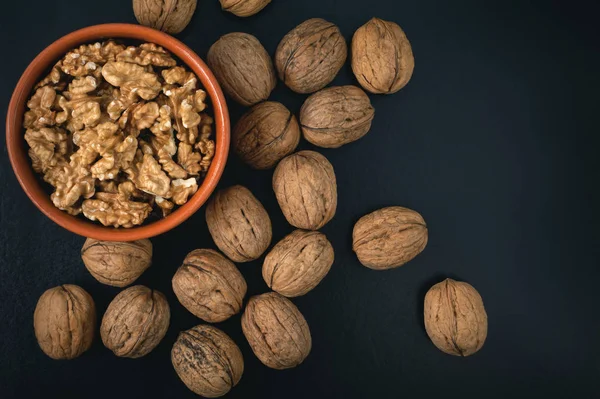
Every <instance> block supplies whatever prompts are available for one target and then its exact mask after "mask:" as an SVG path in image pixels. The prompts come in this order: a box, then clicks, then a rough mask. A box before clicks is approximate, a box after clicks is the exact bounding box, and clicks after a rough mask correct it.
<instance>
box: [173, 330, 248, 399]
mask: <svg viewBox="0 0 600 399" xmlns="http://www.w3.org/2000/svg"><path fill="white" fill-rule="evenodd" d="M171 362H172V363H173V367H174V368H175V372H177V375H178V376H179V378H181V381H183V383H184V384H185V385H186V386H187V387H188V388H189V389H190V390H191V391H193V392H195V393H196V394H198V395H201V396H204V397H206V398H216V397H219V396H223V395H225V394H226V393H227V392H229V391H230V390H231V388H233V387H234V386H235V385H237V383H238V382H239V381H240V379H241V378H242V374H243V373H244V358H243V356H242V352H241V351H240V348H238V346H237V345H236V344H235V342H233V341H232V340H231V338H229V336H228V335H227V334H225V333H224V332H223V331H221V330H219V329H218V328H215V327H213V326H208V325H199V326H196V327H194V328H191V329H189V330H187V331H183V332H181V333H179V336H178V337H177V341H175V344H174V345H173V349H172V350H171Z"/></svg>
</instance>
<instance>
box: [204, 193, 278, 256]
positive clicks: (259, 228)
mask: <svg viewBox="0 0 600 399" xmlns="http://www.w3.org/2000/svg"><path fill="white" fill-rule="evenodd" d="M206 224H207V225H208V230H209V231H210V235H211V236H212V238H213V240H214V241H215V244H217V247H219V249H220V250H221V251H222V252H223V253H224V254H225V255H227V257H228V258H229V259H231V260H232V261H234V262H250V261H252V260H255V259H257V258H259V257H260V256H261V255H262V254H263V252H265V251H266V250H267V248H268V247H269V244H270V243H271V237H272V234H273V232H272V230H271V219H270V218H269V215H268V214H267V211H266V210H265V208H264V207H263V206H262V204H261V203H260V201H259V200H257V199H256V197H255V196H254V195H252V193H251V192H250V190H248V189H247V188H246V187H243V186H232V187H229V188H226V189H223V190H221V191H219V192H217V193H216V194H215V195H214V196H213V197H212V199H211V200H210V202H209V203H208V205H207V207H206Z"/></svg>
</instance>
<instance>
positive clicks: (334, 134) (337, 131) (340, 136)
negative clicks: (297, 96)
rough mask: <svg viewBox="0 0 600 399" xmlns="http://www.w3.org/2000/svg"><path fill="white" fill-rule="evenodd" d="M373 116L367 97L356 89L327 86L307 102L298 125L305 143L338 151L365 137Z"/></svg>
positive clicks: (301, 111)
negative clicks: (337, 149)
mask: <svg viewBox="0 0 600 399" xmlns="http://www.w3.org/2000/svg"><path fill="white" fill-rule="evenodd" d="M374 116H375V110H374V108H373V106H372V105H371V100H369V96H367V94H366V93H365V92H364V91H362V90H361V89H359V88H358V87H356V86H338V87H328V88H326V89H323V90H321V91H318V92H316V93H315V94H313V95H311V96H310V97H308V98H307V99H306V101H305V102H304V105H303V106H302V109H301V110H300V124H301V126H302V132H303V133H304V138H305V139H306V140H307V141H309V142H311V143H313V144H314V145H317V146H319V147H325V148H338V147H341V146H342V145H344V144H348V143H351V142H353V141H356V140H358V139H360V138H361V137H363V136H364V135H365V134H367V132H368V131H369V129H371V122H372V121H373V118H374Z"/></svg>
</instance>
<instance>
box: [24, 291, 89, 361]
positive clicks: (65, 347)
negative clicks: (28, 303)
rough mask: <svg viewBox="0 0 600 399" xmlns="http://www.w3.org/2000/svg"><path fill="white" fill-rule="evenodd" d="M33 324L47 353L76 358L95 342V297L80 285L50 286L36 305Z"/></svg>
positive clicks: (59, 357) (43, 349)
mask: <svg viewBox="0 0 600 399" xmlns="http://www.w3.org/2000/svg"><path fill="white" fill-rule="evenodd" d="M33 328H34V330H35V337H36V338H37V341H38V344H39V345H40V348H41V349H42V351H44V353H45V354H46V355H48V356H50V357H51V358H52V359H74V358H76V357H78V356H79V355H81V354H82V353H83V352H85V351H87V350H88V349H89V348H90V346H91V345H92V341H93V339H94V330H95V329H96V306H95V305H94V300H93V299H92V297H91V296H90V294H88V293H87V292H86V291H85V290H84V289H83V288H81V287H79V286H77V285H71V284H65V285H61V286H59V287H54V288H50V289H49V290H47V291H46V292H44V293H43V294H42V296H41V297H40V299H39V300H38V303H37V306H36V307H35V312H34V314H33Z"/></svg>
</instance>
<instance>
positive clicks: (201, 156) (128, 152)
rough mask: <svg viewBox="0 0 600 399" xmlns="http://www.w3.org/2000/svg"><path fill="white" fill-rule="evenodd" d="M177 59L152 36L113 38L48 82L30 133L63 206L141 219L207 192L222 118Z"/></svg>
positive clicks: (33, 152)
mask: <svg viewBox="0 0 600 399" xmlns="http://www.w3.org/2000/svg"><path fill="white" fill-rule="evenodd" d="M177 64H178V62H177V61H176V60H175V59H174V58H173V57H172V56H171V54H169V53H168V52H167V51H165V50H164V49H163V48H161V47H159V46H157V45H155V44H152V43H144V44H141V45H139V46H129V47H126V46H124V45H122V44H119V43H116V42H114V41H107V42H104V43H95V44H89V45H82V46H80V47H79V48H77V49H74V50H72V51H70V52H69V53H68V54H67V55H66V56H65V57H64V58H63V59H61V60H60V61H58V63H56V65H55V66H54V67H53V68H52V70H51V72H50V74H49V75H48V76H47V77H46V78H45V79H43V80H42V81H41V82H39V83H38V85H37V86H36V87H35V92H34V94H33V96H32V97H31V98H30V99H29V101H28V102H27V107H28V109H29V110H28V111H27V112H26V113H25V118H24V127H25V129H26V133H25V140H26V141H27V143H28V144H29V147H30V148H29V156H30V157H31V160H32V163H33V168H34V170H35V171H36V172H38V173H40V174H42V175H43V178H44V180H45V181H46V182H47V183H49V184H50V185H52V187H53V188H54V191H53V193H52V194H51V199H52V202H53V203H54V205H55V206H56V207H58V208H59V209H61V210H64V211H66V212H68V213H70V214H72V215H78V214H81V213H83V215H84V216H85V217H87V218H88V219H91V220H98V221H100V223H102V224H103V225H105V226H114V227H132V226H135V225H139V224H141V223H143V222H144V220H145V219H146V218H147V217H148V216H149V215H150V214H151V213H152V211H153V209H156V210H157V211H158V210H160V211H162V215H163V216H166V215H168V214H169V213H170V212H171V211H172V210H173V208H174V207H175V206H176V205H183V204H185V203H186V202H187V201H188V198H189V197H191V196H192V195H193V194H194V193H195V192H196V191H197V190H198V186H199V184H200V180H201V179H202V178H203V177H204V175H205V174H206V172H207V170H208V168H209V166H210V164H211V161H212V158H213V155H214V151H215V142H214V139H213V138H211V136H212V130H213V128H212V125H213V122H214V121H213V118H212V117H211V116H210V115H208V114H207V113H206V112H205V110H206V106H207V105H206V93H205V92H204V90H202V89H200V88H199V87H198V78H197V77H196V75H194V74H193V73H192V72H190V71H188V70H187V69H186V68H184V67H183V66H180V65H177ZM155 207H156V208H155Z"/></svg>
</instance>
